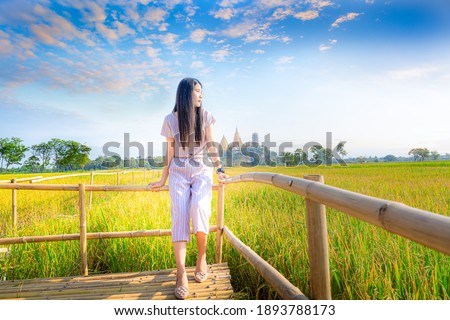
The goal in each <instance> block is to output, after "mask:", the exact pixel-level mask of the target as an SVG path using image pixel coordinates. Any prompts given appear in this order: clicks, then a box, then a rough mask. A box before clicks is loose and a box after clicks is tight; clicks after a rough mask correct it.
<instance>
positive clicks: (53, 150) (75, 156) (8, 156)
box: [0, 137, 450, 173]
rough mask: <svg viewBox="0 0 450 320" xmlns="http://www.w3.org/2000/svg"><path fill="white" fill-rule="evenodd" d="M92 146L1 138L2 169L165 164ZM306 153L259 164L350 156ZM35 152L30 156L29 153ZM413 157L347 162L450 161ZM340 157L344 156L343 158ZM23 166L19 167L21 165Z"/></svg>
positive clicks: (270, 156)
mask: <svg viewBox="0 0 450 320" xmlns="http://www.w3.org/2000/svg"><path fill="white" fill-rule="evenodd" d="M246 148H247V147H242V148H241V152H242V153H243V154H251V153H250V152H251V151H249V150H251V146H249V147H248V150H246ZM265 149H267V148H265ZM90 151H91V148H90V147H88V146H86V145H84V144H82V143H79V142H77V141H73V140H62V139H57V138H54V139H51V140H50V141H48V142H43V143H39V144H35V145H32V146H31V147H26V146H25V145H24V144H23V141H22V140H21V139H20V138H17V137H12V138H0V172H6V171H8V170H11V167H12V166H16V167H15V168H14V169H13V170H14V171H21V172H35V173H36V172H45V171H74V170H80V169H81V170H104V169H112V168H161V167H162V166H164V157H162V156H160V157H152V158H147V159H140V158H130V159H122V158H121V157H120V156H118V155H115V156H112V157H103V156H99V157H97V158H96V159H95V160H90V159H89V153H90ZM307 151H308V152H307V153H306V152H305V151H304V150H303V149H296V150H295V151H294V152H281V153H279V154H277V153H276V152H275V151H270V152H269V150H268V149H267V150H264V153H263V155H260V156H261V157H263V158H264V159H260V160H262V161H260V162H258V163H257V164H258V165H268V166H274V165H283V166H297V165H301V164H305V165H313V166H317V165H326V164H332V163H338V162H339V161H342V159H344V157H345V156H346V155H347V151H346V150H344V144H343V143H340V144H338V145H337V146H336V148H335V149H333V150H331V149H329V148H324V147H322V146H321V145H313V146H311V147H310V148H309V149H308V150H307ZM27 152H29V153H31V155H30V156H29V157H28V158H27V159H25V158H26V153H27ZM230 154H231V152H229V154H228V153H227V154H225V155H224V156H223V159H222V161H223V163H224V164H226V165H228V166H233V165H243V166H251V163H246V162H241V163H237V164H234V163H233V162H232V161H228V159H227V157H228V156H230ZM408 155H409V156H410V157H397V156H394V155H392V154H388V155H386V156H385V157H371V156H369V157H366V156H359V157H356V158H346V159H345V162H346V163H367V162H399V161H425V160H428V159H431V160H439V159H442V160H450V154H448V153H446V154H445V155H440V154H439V153H438V152H437V151H429V150H428V149H427V148H413V149H411V150H410V151H409V152H408ZM339 157H340V158H341V159H339ZM17 166H19V167H17Z"/></svg>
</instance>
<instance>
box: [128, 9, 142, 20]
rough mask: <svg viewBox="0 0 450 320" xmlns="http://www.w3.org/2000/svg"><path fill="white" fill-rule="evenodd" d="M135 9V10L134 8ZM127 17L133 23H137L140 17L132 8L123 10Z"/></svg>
mask: <svg viewBox="0 0 450 320" xmlns="http://www.w3.org/2000/svg"><path fill="white" fill-rule="evenodd" d="M136 9H137V8H136ZM125 12H126V15H127V17H129V18H131V20H132V21H133V22H134V23H138V22H139V20H140V19H141V17H140V16H139V13H138V12H137V10H134V9H132V8H127V9H126V10H125Z"/></svg>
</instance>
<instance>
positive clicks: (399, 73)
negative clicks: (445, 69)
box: [387, 66, 440, 80]
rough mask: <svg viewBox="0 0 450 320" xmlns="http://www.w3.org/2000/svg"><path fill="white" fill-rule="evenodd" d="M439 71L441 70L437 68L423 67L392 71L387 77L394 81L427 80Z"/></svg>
mask: <svg viewBox="0 0 450 320" xmlns="http://www.w3.org/2000/svg"><path fill="white" fill-rule="evenodd" d="M439 71H440V69H439V68H437V67H435V66H423V67H412V68H405V69H398V70H391V71H388V72H387V75H388V76H389V77H390V78H391V79H394V80H415V79H423V78H427V77H428V76H430V75H432V74H434V73H436V72H439Z"/></svg>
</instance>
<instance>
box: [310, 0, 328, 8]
mask: <svg viewBox="0 0 450 320" xmlns="http://www.w3.org/2000/svg"><path fill="white" fill-rule="evenodd" d="M307 2H308V3H310V4H311V6H312V7H313V8H317V9H322V8H324V7H329V6H332V5H333V2H331V1H328V0H307Z"/></svg>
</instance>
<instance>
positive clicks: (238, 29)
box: [223, 21, 258, 38]
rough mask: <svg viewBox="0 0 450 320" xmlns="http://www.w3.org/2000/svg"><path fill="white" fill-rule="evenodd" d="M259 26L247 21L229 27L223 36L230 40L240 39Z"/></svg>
mask: <svg viewBox="0 0 450 320" xmlns="http://www.w3.org/2000/svg"><path fill="white" fill-rule="evenodd" d="M257 26H258V25H257V24H256V23H254V22H251V21H245V22H241V23H239V24H237V25H234V26H231V27H229V28H228V29H226V30H224V31H223V34H224V35H226V36H228V37H230V38H239V37H242V36H244V35H246V34H247V33H248V32H249V31H250V30H252V29H254V28H256V27H257Z"/></svg>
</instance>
